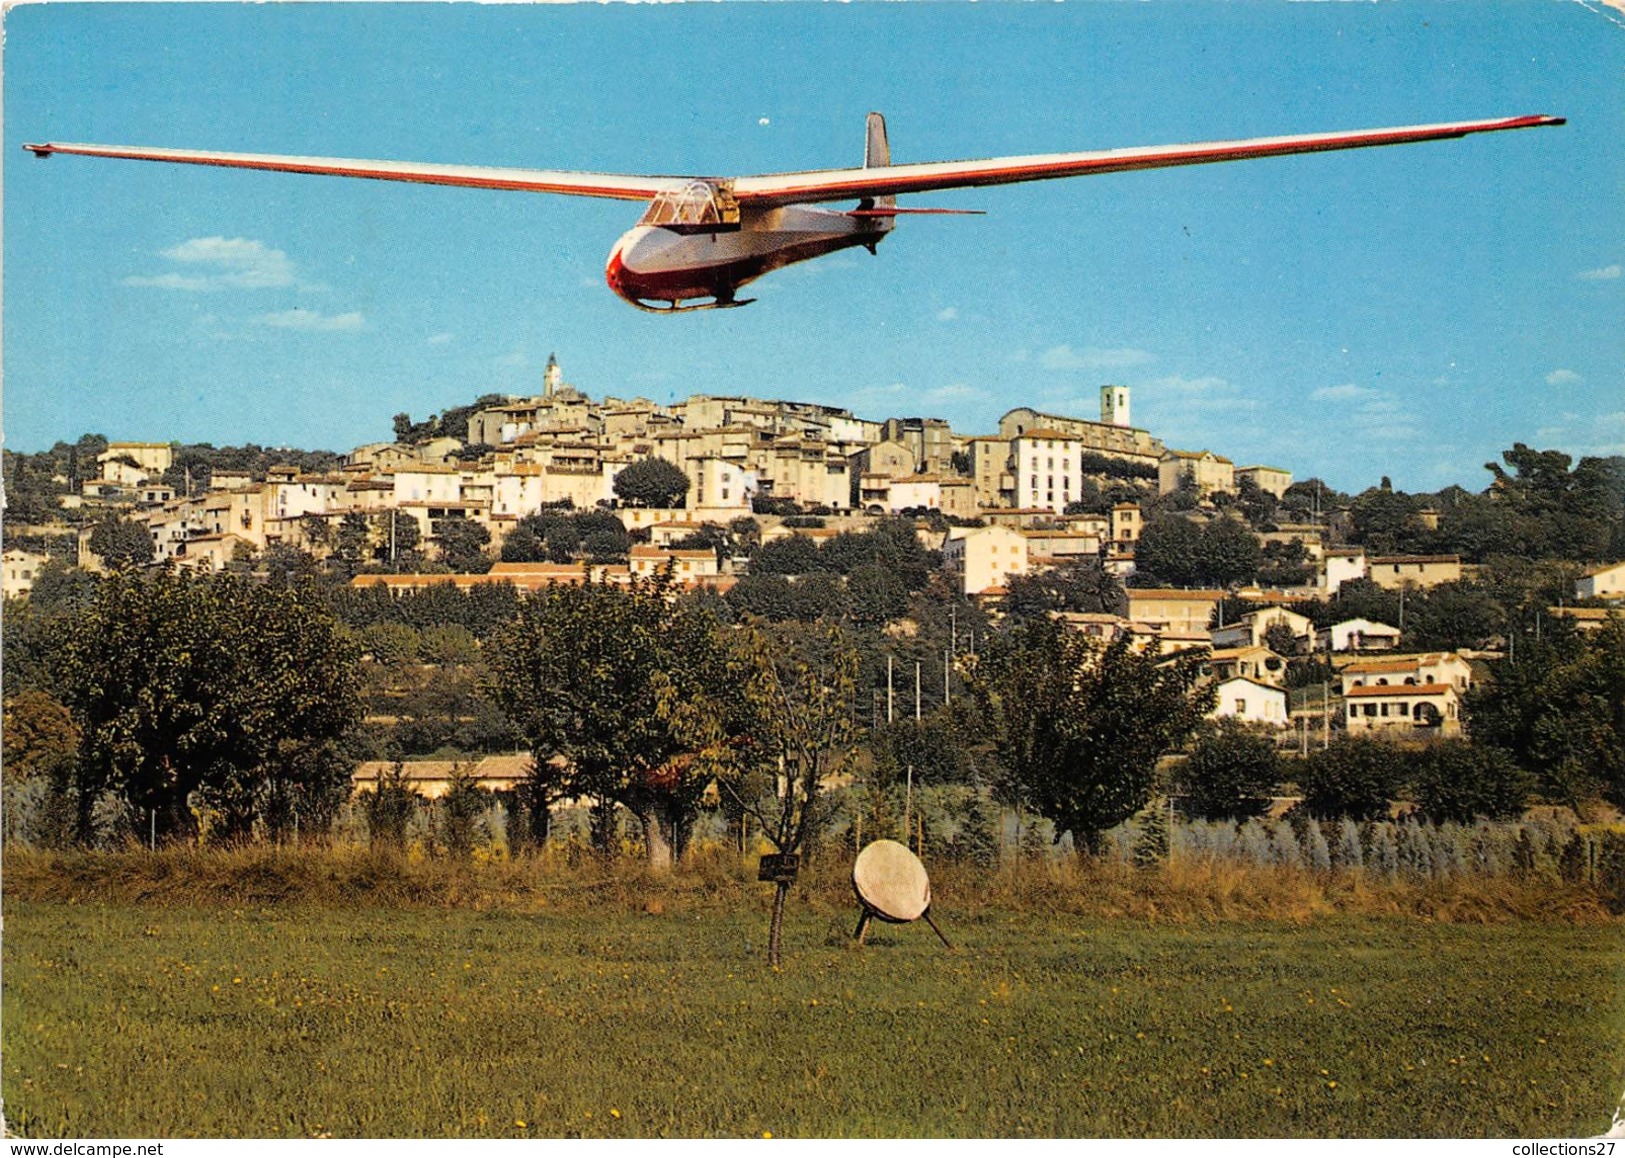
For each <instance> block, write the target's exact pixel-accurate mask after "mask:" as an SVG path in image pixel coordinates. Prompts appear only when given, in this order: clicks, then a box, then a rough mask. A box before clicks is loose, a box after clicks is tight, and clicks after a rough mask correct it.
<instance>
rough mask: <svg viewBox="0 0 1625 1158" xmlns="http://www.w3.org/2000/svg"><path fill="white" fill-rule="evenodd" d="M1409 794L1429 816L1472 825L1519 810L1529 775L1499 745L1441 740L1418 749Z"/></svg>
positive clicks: (1518, 811) (1440, 820)
mask: <svg viewBox="0 0 1625 1158" xmlns="http://www.w3.org/2000/svg"><path fill="white" fill-rule="evenodd" d="M1412 769H1413V770H1412V774H1411V792H1412V794H1413V795H1414V796H1415V798H1416V802H1417V804H1419V805H1421V807H1422V811H1423V812H1425V813H1426V814H1427V816H1428V819H1429V820H1432V821H1434V822H1436V823H1437V822H1443V821H1446V820H1454V821H1457V822H1458V823H1471V822H1472V821H1474V820H1476V819H1478V818H1480V817H1485V818H1488V819H1490V820H1502V819H1505V818H1506V817H1510V816H1516V815H1518V814H1519V813H1520V812H1521V811H1523V806H1524V801H1525V800H1526V799H1527V797H1528V794H1529V788H1530V783H1529V777H1528V775H1527V774H1526V773H1525V772H1524V771H1523V769H1521V768H1519V767H1518V766H1517V764H1515V763H1513V761H1512V758H1511V757H1510V756H1508V755H1507V754H1506V753H1505V752H1503V751H1501V750H1500V749H1499V748H1490V747H1486V746H1484V745H1481V744H1472V743H1469V742H1467V741H1466V740H1445V741H1442V742H1440V743H1437V744H1433V745H1431V746H1429V747H1428V748H1426V749H1424V750H1423V751H1422V752H1420V753H1418V754H1417V756H1416V757H1415V759H1414V761H1413V764H1412Z"/></svg>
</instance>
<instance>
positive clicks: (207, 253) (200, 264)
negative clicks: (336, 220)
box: [124, 237, 296, 292]
mask: <svg viewBox="0 0 1625 1158" xmlns="http://www.w3.org/2000/svg"><path fill="white" fill-rule="evenodd" d="M158 256H159V257H162V258H165V259H166V260H168V261H172V262H175V263H177V264H179V265H182V266H186V267H188V268H189V269H191V270H194V271H196V272H190V273H176V272H170V273H161V274H153V275H133V276H131V277H127V278H125V279H124V284H125V285H129V286H149V287H154V288H157V289H177V290H188V291H192V292H208V291H213V290H224V289H278V288H281V287H285V286H291V285H293V284H295V280H296V279H295V277H294V268H293V262H291V261H289V260H288V255H287V254H285V253H283V252H282V251H281V250H280V249H272V248H271V247H270V246H268V245H266V244H265V243H264V242H263V241H255V240H252V239H250V238H246V237H194V238H192V239H191V240H190V241H183V242H181V243H180V244H179V245H176V246H172V247H170V248H169V249H165V250H161V251H160V252H159V254H158Z"/></svg>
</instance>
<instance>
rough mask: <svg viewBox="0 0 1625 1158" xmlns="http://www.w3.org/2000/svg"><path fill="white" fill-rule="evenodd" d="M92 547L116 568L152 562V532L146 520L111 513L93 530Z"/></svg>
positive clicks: (105, 561) (91, 531)
mask: <svg viewBox="0 0 1625 1158" xmlns="http://www.w3.org/2000/svg"><path fill="white" fill-rule="evenodd" d="M90 549H91V551H92V552H94V553H95V554H96V556H97V557H98V558H100V559H101V561H102V563H103V564H104V565H106V566H107V567H109V568H110V569H112V570H114V571H119V570H123V569H125V568H128V567H139V566H141V565H142V564H144V563H150V562H152V557H153V547H152V532H151V531H149V530H148V529H147V525H146V524H145V523H138V522H136V521H135V520H134V519H121V518H118V517H117V516H111V517H109V518H105V519H103V520H102V521H101V522H99V523H97V524H96V525H95V526H94V527H92V528H91V530H90Z"/></svg>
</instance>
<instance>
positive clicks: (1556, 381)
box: [1546, 370, 1585, 386]
mask: <svg viewBox="0 0 1625 1158" xmlns="http://www.w3.org/2000/svg"><path fill="white" fill-rule="evenodd" d="M1584 381H1585V379H1584V378H1582V377H1580V375H1578V374H1576V373H1575V372H1574V371H1573V370H1553V371H1552V372H1551V373H1550V374H1548V375H1546V385H1548V386H1568V385H1570V384H1571V383H1574V382H1584Z"/></svg>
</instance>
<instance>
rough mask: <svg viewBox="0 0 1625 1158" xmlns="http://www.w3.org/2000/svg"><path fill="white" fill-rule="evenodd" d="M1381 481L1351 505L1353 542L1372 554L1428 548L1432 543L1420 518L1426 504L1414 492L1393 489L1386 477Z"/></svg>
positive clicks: (1387, 553)
mask: <svg viewBox="0 0 1625 1158" xmlns="http://www.w3.org/2000/svg"><path fill="white" fill-rule="evenodd" d="M1383 483H1384V484H1385V485H1383V486H1380V487H1372V488H1371V489H1369V490H1367V491H1365V492H1363V493H1362V494H1360V495H1359V496H1358V497H1357V498H1356V499H1355V500H1354V502H1353V503H1351V504H1350V506H1349V519H1350V522H1351V523H1352V525H1353V536H1354V541H1355V542H1356V543H1361V544H1364V545H1365V547H1366V549H1367V550H1368V551H1370V552H1371V554H1373V555H1394V554H1401V553H1405V552H1416V551H1425V550H1427V549H1428V548H1429V547H1430V546H1431V542H1430V540H1429V538H1428V530H1427V528H1426V527H1425V526H1423V524H1422V520H1421V518H1420V517H1419V516H1420V515H1421V512H1422V509H1423V507H1424V506H1426V503H1425V502H1424V501H1423V500H1422V499H1420V498H1418V497H1417V496H1415V495H1408V494H1405V493H1403V492H1401V491H1396V490H1394V489H1393V487H1392V486H1391V485H1387V483H1388V480H1387V479H1386V478H1385V479H1383Z"/></svg>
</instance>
